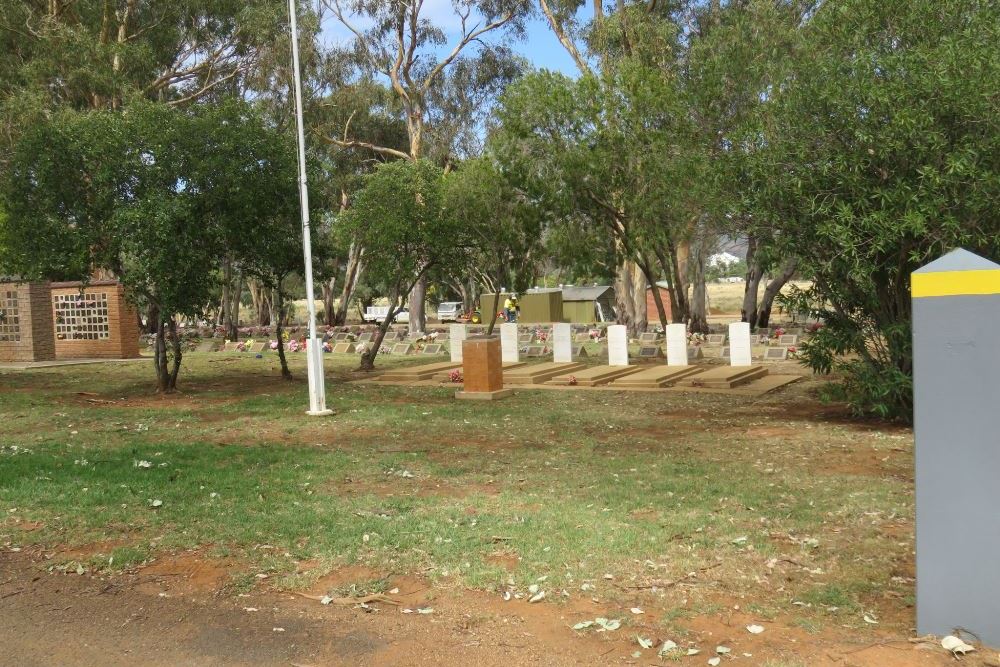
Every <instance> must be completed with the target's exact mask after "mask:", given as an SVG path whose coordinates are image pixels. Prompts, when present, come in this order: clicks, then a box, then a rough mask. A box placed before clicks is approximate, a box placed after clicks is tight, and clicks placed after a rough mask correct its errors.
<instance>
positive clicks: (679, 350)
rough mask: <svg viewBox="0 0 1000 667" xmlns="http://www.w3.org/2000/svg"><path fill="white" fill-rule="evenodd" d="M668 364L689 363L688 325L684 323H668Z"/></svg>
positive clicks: (681, 364)
mask: <svg viewBox="0 0 1000 667" xmlns="http://www.w3.org/2000/svg"><path fill="white" fill-rule="evenodd" d="M667 365H668V366H687V365H688V348H687V326H686V325H684V324H668V325H667Z"/></svg>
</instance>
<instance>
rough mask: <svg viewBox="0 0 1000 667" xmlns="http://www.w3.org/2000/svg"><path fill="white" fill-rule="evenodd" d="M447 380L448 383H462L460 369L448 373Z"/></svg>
mask: <svg viewBox="0 0 1000 667" xmlns="http://www.w3.org/2000/svg"><path fill="white" fill-rule="evenodd" d="M448 380H449V381H450V382H454V383H456V384H458V383H460V382H462V381H463V378H462V369H461V368H456V369H455V370H453V371H451V372H450V373H448Z"/></svg>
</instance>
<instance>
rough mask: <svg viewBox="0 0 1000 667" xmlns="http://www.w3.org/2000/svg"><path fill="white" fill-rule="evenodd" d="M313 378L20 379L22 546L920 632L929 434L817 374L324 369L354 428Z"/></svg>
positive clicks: (11, 504)
mask: <svg viewBox="0 0 1000 667" xmlns="http://www.w3.org/2000/svg"><path fill="white" fill-rule="evenodd" d="M302 362H303V359H302V357H301V355H298V356H294V355H293V364H294V366H293V370H295V371H296V376H297V379H296V381H295V382H292V383H286V382H283V381H282V380H280V378H279V377H278V376H277V370H276V359H274V358H273V357H272V356H271V355H269V354H268V355H265V357H264V359H262V360H261V359H253V358H251V357H249V356H239V355H227V354H224V353H215V354H194V353H192V354H188V355H187V356H186V357H185V362H184V369H183V371H182V373H181V376H180V385H181V389H182V393H181V394H179V395H177V396H173V397H165V398H161V397H158V396H156V395H154V394H153V393H152V387H153V370H152V365H151V363H136V364H123V365H112V364H102V365H91V366H73V367H63V368H56V369H46V370H34V371H31V372H7V373H3V374H0V415H2V418H0V546H2V545H6V546H7V547H9V548H29V547H32V546H41V547H43V548H45V549H51V550H53V551H54V552H55V553H57V554H58V555H57V556H56V557H55V558H54V559H53V563H54V565H55V566H57V567H68V568H75V567H76V566H77V565H82V566H83V567H84V568H85V569H87V570H92V571H102V570H103V571H106V572H108V573H114V572H117V571H120V570H127V569H129V568H136V567H139V566H141V564H142V563H143V562H144V561H147V560H149V559H151V558H153V557H156V556H158V555H160V554H165V553H168V552H170V551H173V550H177V549H181V548H191V547H199V548H201V549H202V550H203V552H204V554H205V555H206V557H218V558H222V559H226V560H227V562H230V563H236V564H238V566H236V567H233V568H232V572H233V574H232V576H231V577H230V580H229V586H230V587H231V588H232V590H234V591H244V590H250V589H252V588H253V587H254V586H257V585H259V583H258V582H260V581H261V577H259V576H258V575H262V574H266V575H268V583H269V585H272V586H277V587H278V588H280V589H294V590H304V589H306V588H308V587H309V586H310V585H312V584H313V583H314V582H316V581H317V580H319V579H320V578H321V577H323V576H325V575H327V574H329V573H330V572H334V571H337V570H338V569H342V568H346V567H348V566H363V567H364V568H366V571H372V572H377V573H386V574H388V573H397V574H398V573H406V574H408V575H413V576H419V577H422V578H425V579H426V580H428V582H429V584H430V585H431V586H432V588H433V590H434V591H437V592H439V594H441V595H445V594H447V593H448V591H449V590H454V589H460V588H473V589H480V590H485V591H500V590H510V591H511V592H513V593H517V594H522V595H526V594H528V587H529V585H531V584H533V583H537V582H539V581H541V582H542V583H541V587H542V588H543V589H544V590H546V591H547V593H548V596H547V600H546V603H551V604H557V605H558V604H562V603H564V601H565V600H568V599H572V598H574V597H580V596H583V597H589V596H600V597H601V598H602V599H606V600H620V601H622V603H623V604H627V603H630V601H632V600H634V599H636V596H640V597H641V598H642V599H645V600H646V604H648V605H649V606H650V610H648V611H647V613H655V614H656V617H655V619H647V620H655V622H656V623H658V624H659V625H660V626H661V627H663V628H666V629H669V630H670V631H671V632H676V633H679V634H680V635H683V633H684V632H686V631H687V628H688V624H687V623H686V620H687V619H690V618H692V617H694V616H697V615H699V614H705V613H711V612H712V611H713V610H717V609H720V608H723V607H731V606H732V605H734V604H735V605H741V606H742V607H743V608H744V609H745V610H748V611H752V612H753V613H754V614H756V615H757V616H758V617H761V618H765V619H766V618H775V617H778V616H791V617H794V619H795V620H794V622H795V623H796V624H799V625H800V627H802V628H803V629H805V630H806V631H808V632H819V631H822V630H823V629H824V628H827V627H830V626H837V627H840V626H849V627H852V628H867V627H869V625H870V624H869V623H866V622H865V620H864V617H865V616H866V615H867V616H868V617H869V619H875V620H878V622H879V624H880V625H879V628H880V629H886V630H892V631H895V632H898V633H901V634H905V633H907V632H909V627H910V625H911V623H912V620H911V614H912V608H910V605H911V604H912V600H911V598H912V596H913V580H912V567H913V565H912V563H913V555H912V549H913V530H912V521H913V497H912V492H913V488H912V435H911V433H910V431H909V430H905V429H900V428H895V427H887V426H878V425H875V424H865V423H855V422H851V421H849V420H848V419H846V418H845V417H843V416H842V415H843V411H841V410H840V409H839V408H836V407H826V406H822V405H820V404H819V403H818V402H817V401H816V400H815V399H814V398H813V397H812V394H813V392H814V390H815V388H816V386H817V383H816V382H815V381H806V382H802V383H799V384H797V385H793V386H791V387H789V388H786V389H785V390H783V391H780V392H777V393H775V394H773V395H769V396H766V397H764V398H762V399H757V400H750V399H746V398H735V397H727V396H717V395H705V394H679V393H666V392H664V393H619V392H587V391H521V392H518V393H517V394H516V395H515V396H513V397H512V398H510V399H507V400H504V401H500V402H495V403H480V402H467V401H456V400H454V399H453V397H452V393H453V390H451V389H448V388H403V387H378V386H372V385H352V384H348V383H346V382H345V380H346V379H348V378H349V377H351V376H352V375H351V371H352V368H353V366H354V365H356V360H349V359H336V358H333V357H331V356H328V357H327V369H328V385H327V392H328V393H327V397H328V404H329V406H330V407H332V408H333V409H334V410H335V411H336V414H335V415H334V416H333V417H330V418H310V417H306V416H305V415H304V414H303V411H304V410H305V408H306V403H307V396H306V390H305V383H304V378H303V374H304V369H303V367H302ZM381 363H382V364H383V366H386V365H388V364H390V363H393V362H388V361H384V360H381ZM395 363H399V362H395ZM379 586H380V582H379V577H378V576H375V577H373V578H371V579H365V580H361V581H354V582H350V586H349V588H350V589H351V590H362V589H366V590H370V591H373V590H378V587H379ZM563 591H565V593H563ZM643 596H644V597H643ZM653 610H655V611H653Z"/></svg>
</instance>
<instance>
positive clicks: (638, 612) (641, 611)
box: [632, 607, 646, 616]
mask: <svg viewBox="0 0 1000 667" xmlns="http://www.w3.org/2000/svg"><path fill="white" fill-rule="evenodd" d="M632 613H633V614H636V615H637V616H638V615H639V614H645V613H646V612H644V611H643V610H642V609H639V608H638V607H632Z"/></svg>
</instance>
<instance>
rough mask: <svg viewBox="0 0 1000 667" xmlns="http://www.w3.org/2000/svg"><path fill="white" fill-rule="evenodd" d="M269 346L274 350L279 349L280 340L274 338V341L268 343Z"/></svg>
mask: <svg viewBox="0 0 1000 667" xmlns="http://www.w3.org/2000/svg"><path fill="white" fill-rule="evenodd" d="M268 347H270V348H271V349H272V350H277V349H278V341H276V340H272V341H271V342H270V343H269V344H268Z"/></svg>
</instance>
